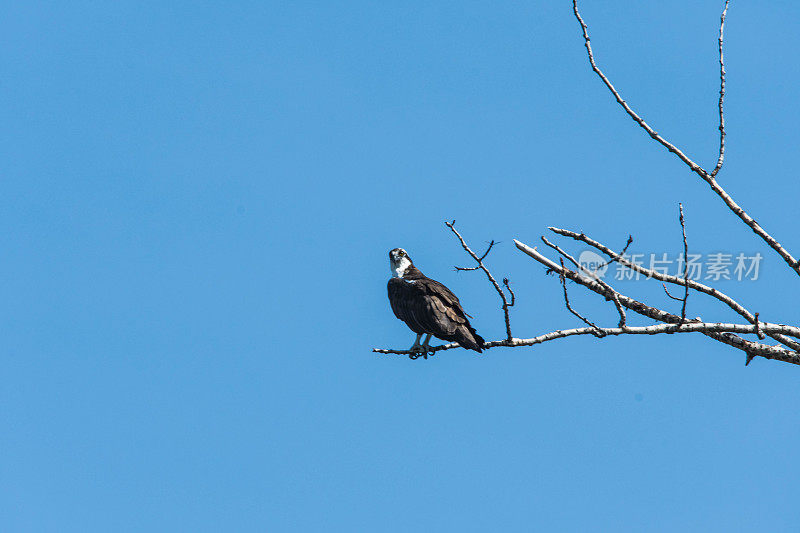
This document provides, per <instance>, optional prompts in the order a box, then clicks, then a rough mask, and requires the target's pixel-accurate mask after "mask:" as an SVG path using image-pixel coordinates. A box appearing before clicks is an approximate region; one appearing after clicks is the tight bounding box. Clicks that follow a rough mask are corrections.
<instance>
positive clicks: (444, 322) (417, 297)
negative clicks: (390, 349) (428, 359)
mask: <svg viewBox="0 0 800 533" xmlns="http://www.w3.org/2000/svg"><path fill="white" fill-rule="evenodd" d="M389 265H390V267H391V270H392V277H391V279H389V284H388V289H389V303H390V304H391V305H392V311H394V315H395V316H396V317H397V318H399V319H400V320H402V321H403V322H405V323H406V325H407V326H408V327H409V328H411V330H412V331H413V332H414V333H416V334H417V339H416V340H415V341H414V345H413V346H412V347H411V348H409V351H411V352H424V353H427V352H428V351H429V350H430V346H429V344H428V343H429V342H430V340H431V335H433V336H434V337H437V338H439V339H442V340H446V341H455V342H457V343H458V344H460V345H461V346H462V347H464V348H467V349H469V350H475V351H476V352H481V351H483V350H482V349H483V343H484V340H483V338H482V337H481V336H480V335H478V333H477V332H476V331H475V328H473V327H472V326H471V325H470V323H469V320H468V319H467V317H468V316H469V315H467V314H466V313H465V312H464V309H462V307H461V302H459V301H458V298H456V295H455V294H453V293H452V292H451V291H450V289H448V288H447V287H445V286H444V285H442V284H441V283H439V282H438V281H435V280H432V279H430V278H428V277H426V276H425V275H424V274H423V273H422V272H420V271H419V269H418V268H417V267H415V266H414V263H412V262H411V258H410V257H409V256H408V254H407V253H406V251H405V250H403V249H402V248H395V249H394V250H392V251H391V252H389ZM422 335H427V337H425V342H423V343H422V344H420V343H419V340H420V338H421V337H422Z"/></svg>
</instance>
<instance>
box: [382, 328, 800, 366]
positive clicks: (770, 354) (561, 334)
mask: <svg viewBox="0 0 800 533" xmlns="http://www.w3.org/2000/svg"><path fill="white" fill-rule="evenodd" d="M761 327H762V328H765V327H766V328H767V329H771V328H772V327H777V328H780V327H781V326H778V325H777V324H764V323H763V322H762V323H761ZM599 329H600V331H602V332H603V334H604V335H603V336H619V335H659V334H665V333H666V334H669V333H718V334H724V333H741V334H748V333H754V332H755V326H753V325H752V324H726V323H718V322H716V323H709V322H687V323H685V324H681V325H679V324H655V325H652V326H629V327H627V328H624V329H623V328H599ZM596 333H597V332H596V329H595V327H591V326H590V327H585V328H577V329H560V330H556V331H552V332H550V333H545V334H543V335H539V336H538V337H533V338H530V339H511V340H510V341H509V340H507V339H506V340H501V341H490V342H487V343H485V344H484V348H485V349H489V348H496V347H500V346H504V347H517V346H533V345H534V344H542V343H544V342H548V341H553V340H556V339H563V338H565V337H572V336H575V335H596ZM737 338H738V337H737ZM742 340H743V339H742ZM754 344H755V343H754ZM763 346H765V349H764V351H763V353H758V354H756V355H760V356H761V357H766V358H767V359H777V360H779V361H785V362H787V363H793V364H800V354H796V353H794V352H791V351H789V350H786V349H784V348H780V347H778V346H774V347H773V346H766V345H763ZM458 347H459V344H458V343H455V342H453V343H450V344H443V345H441V346H434V347H431V352H441V351H444V350H452V349H453V348H458ZM372 351H373V352H376V353H383V354H398V355H416V354H414V352H410V351H408V350H391V349H385V348H375V349H373V350H372Z"/></svg>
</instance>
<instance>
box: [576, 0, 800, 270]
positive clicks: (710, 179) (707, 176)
mask: <svg viewBox="0 0 800 533" xmlns="http://www.w3.org/2000/svg"><path fill="white" fill-rule="evenodd" d="M572 10H573V13H574V14H575V18H576V19H577V20H578V23H579V24H580V25H581V31H582V32H583V40H584V43H585V45H586V52H587V54H588V56H589V64H590V65H591V67H592V70H593V71H594V72H595V74H597V75H598V76H599V77H600V79H601V80H602V81H603V83H604V84H605V85H606V87H608V90H609V91H611V94H612V95H614V98H615V99H616V100H617V103H619V105H621V106H622V108H623V109H624V110H625V112H626V113H627V114H628V115H629V116H630V117H631V118H632V119H633V120H634V121H635V122H636V123H637V124H639V126H641V127H642V129H644V130H645V131H646V132H647V134H648V135H650V137H652V138H653V140H655V141H656V142H658V143H659V144H661V145H662V146H664V147H665V148H666V149H667V150H669V151H670V152H672V153H673V154H675V155H676V156H677V157H678V158H679V159H680V160H681V161H683V162H684V163H685V164H686V165H687V166H688V167H689V169H691V170H692V172H694V173H695V174H697V175H698V176H700V178H701V179H702V180H703V181H705V182H706V183H707V184H708V186H709V187H711V190H712V191H714V194H716V195H717V196H719V197H720V198H721V199H722V201H723V202H725V205H727V206H728V208H729V209H730V210H731V211H733V213H734V214H735V215H736V216H738V217H739V219H741V221H742V222H744V223H745V224H746V225H747V226H748V227H750V229H752V230H753V232H754V233H755V234H756V235H758V236H759V237H761V239H762V240H763V241H764V242H766V243H767V244H768V245H769V246H770V248H772V249H773V250H775V252H777V253H778V255H780V256H781V257H782V258H783V260H784V261H785V262H786V263H787V264H788V265H789V267H791V269H792V270H794V271H795V273H796V274H797V275H800V261H798V260H797V259H795V258H794V256H793V255H792V254H790V253H789V251H788V250H786V249H785V248H784V247H783V245H781V243H779V242H778V241H777V240H776V239H775V238H774V237H773V236H772V235H770V234H769V233H767V232H766V230H764V228H762V227H761V226H760V225H759V224H758V222H756V221H755V219H754V218H753V217H751V216H750V215H749V214H748V213H747V212H746V211H745V210H744V209H742V208H741V207H740V206H739V204H737V203H736V202H735V201H734V200H733V198H732V197H731V195H730V194H728V193H727V192H726V191H725V189H723V188H722V187H721V186H720V185H719V183H717V181H716V179H715V176H716V172H718V171H719V170H718V169H717V170H716V172H715V173H709V172H707V171H706V170H705V169H703V168H702V167H701V166H700V165H698V164H697V163H695V162H694V161H692V160H691V159H690V158H689V157H688V156H687V155H686V154H684V153H683V152H682V151H681V150H680V149H679V148H677V147H676V146H675V145H673V144H672V143H670V142H669V141H667V140H666V139H664V137H662V136H661V135H659V134H658V133H657V132H656V131H655V130H654V129H653V128H652V127H650V125H649V124H648V123H647V122H645V121H644V119H642V117H640V116H639V115H638V114H637V113H636V112H635V111H634V110H633V109H632V108H631V107H630V106H629V105H628V104H627V102H625V100H623V98H622V96H621V95H620V93H619V91H617V89H616V88H615V87H614V85H613V84H612V83H611V81H610V80H609V79H608V77H606V75H605V74H604V73H603V71H602V70H600V68H599V67H598V66H597V63H596V62H595V60H594V53H593V52H592V45H591V42H590V39H589V29H588V27H587V26H586V23H585V22H584V21H583V18H582V17H581V14H580V12H579V11H578V0H572ZM727 10H728V1H726V2H725V10H724V11H723V16H722V19H724V16H725V15H726V14H727ZM723 27H724V20H723V21H722V24H720V31H721V32H722V29H723ZM719 41H720V47H721V46H722V42H723V41H722V33H720V39H719ZM720 62H721V65H722V70H721V82H722V86H721V90H720V92H721V94H720V103H719V109H720V120H721V122H720V135H721V140H720V160H722V159H724V117H723V114H722V101H723V99H724V96H725V95H724V79H725V78H724V62H723V58H722V55H720ZM718 165H719V166H720V168H722V165H721V163H720V162H719V161H718Z"/></svg>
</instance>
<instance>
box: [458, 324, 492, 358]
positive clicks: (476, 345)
mask: <svg viewBox="0 0 800 533" xmlns="http://www.w3.org/2000/svg"><path fill="white" fill-rule="evenodd" d="M456 342H458V344H460V345H461V346H462V347H464V348H466V349H468V350H475V351H476V352H478V353H481V352H483V346H484V344H485V343H486V341H484V340H483V337H481V336H480V335H478V332H477V331H475V328H473V327H472V326H461V327H459V328H458V338H457V339H456Z"/></svg>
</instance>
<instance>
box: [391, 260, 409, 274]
mask: <svg viewBox="0 0 800 533" xmlns="http://www.w3.org/2000/svg"><path fill="white" fill-rule="evenodd" d="M410 266H411V260H410V259H409V258H408V257H401V258H400V260H399V261H397V262H394V261H392V264H391V268H392V277H393V278H402V277H403V275H404V274H405V273H406V270H408V267H410Z"/></svg>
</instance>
